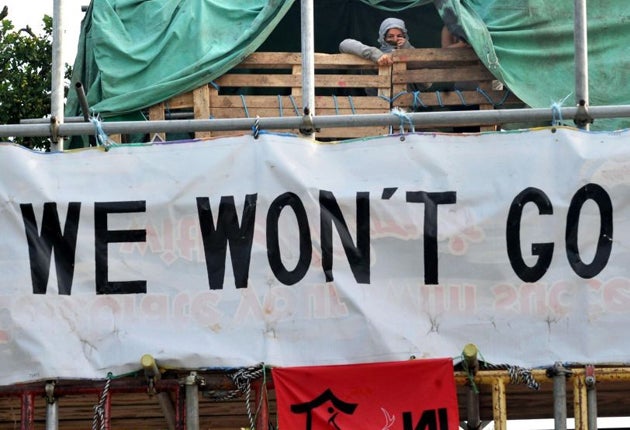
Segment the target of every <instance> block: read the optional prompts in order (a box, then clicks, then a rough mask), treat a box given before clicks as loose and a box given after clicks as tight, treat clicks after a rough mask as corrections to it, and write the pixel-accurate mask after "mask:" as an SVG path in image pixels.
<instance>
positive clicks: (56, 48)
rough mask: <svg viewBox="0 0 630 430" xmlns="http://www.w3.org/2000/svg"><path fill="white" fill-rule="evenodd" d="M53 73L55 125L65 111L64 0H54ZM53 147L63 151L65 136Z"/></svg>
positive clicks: (53, 116) (57, 140)
mask: <svg viewBox="0 0 630 430" xmlns="http://www.w3.org/2000/svg"><path fill="white" fill-rule="evenodd" d="M52 39H53V41H52V73H51V75H52V76H51V82H52V83H51V99H50V107H51V112H50V115H51V117H52V118H54V121H55V124H53V125H52V126H53V127H56V126H58V125H59V124H63V118H64V112H63V103H64V85H63V75H64V73H63V72H64V70H63V69H64V67H63V66H64V64H63V0H54V2H53V34H52ZM55 136H56V133H55ZM52 144H53V147H51V150H52V149H55V148H54V146H55V145H56V149H59V150H60V151H63V138H62V137H59V136H56V142H53V143H52Z"/></svg>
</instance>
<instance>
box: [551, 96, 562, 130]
mask: <svg viewBox="0 0 630 430" xmlns="http://www.w3.org/2000/svg"><path fill="white" fill-rule="evenodd" d="M560 108H561V106H560V105H559V104H558V103H556V102H554V103H552V104H551V115H552V117H551V125H552V126H553V127H555V126H557V125H562V111H561V110H560Z"/></svg>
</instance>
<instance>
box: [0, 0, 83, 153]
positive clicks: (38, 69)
mask: <svg viewBox="0 0 630 430" xmlns="http://www.w3.org/2000/svg"><path fill="white" fill-rule="evenodd" d="M2 12H3V13H2V14H0V17H2V18H4V19H2V21H0V124H19V122H20V120H21V119H25V118H44V117H49V116H50V111H51V100H50V97H51V80H52V75H51V68H52V18H51V17H50V16H48V15H45V16H44V17H43V18H42V21H43V24H44V27H43V33H42V34H40V35H37V34H35V33H34V32H33V30H32V29H31V28H30V27H28V26H27V27H26V28H22V29H16V28H15V27H14V25H13V23H12V22H11V20H9V19H6V18H5V17H4V16H6V9H5V10H3V11H2ZM3 15H4V16H3ZM70 74H71V68H70V67H69V66H68V65H66V70H65V75H66V79H69V78H70ZM67 91H68V88H67V85H66V88H65V93H66V94H67ZM12 140H13V141H14V142H16V143H19V144H21V145H24V146H26V147H29V148H39V149H48V148H49V147H50V139H48V138H43V137H15V138H13V139H12Z"/></svg>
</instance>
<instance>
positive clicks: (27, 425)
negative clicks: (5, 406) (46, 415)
mask: <svg viewBox="0 0 630 430" xmlns="http://www.w3.org/2000/svg"><path fill="white" fill-rule="evenodd" d="M34 428H35V393H33V392H32V391H29V392H26V393H22V425H21V427H20V429H21V430H33V429H34Z"/></svg>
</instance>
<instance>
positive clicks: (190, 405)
mask: <svg viewBox="0 0 630 430" xmlns="http://www.w3.org/2000/svg"><path fill="white" fill-rule="evenodd" d="M185 385H186V430H199V386H198V385H197V372H190V375H188V376H187V377H186V382H185Z"/></svg>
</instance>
